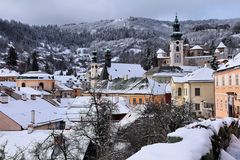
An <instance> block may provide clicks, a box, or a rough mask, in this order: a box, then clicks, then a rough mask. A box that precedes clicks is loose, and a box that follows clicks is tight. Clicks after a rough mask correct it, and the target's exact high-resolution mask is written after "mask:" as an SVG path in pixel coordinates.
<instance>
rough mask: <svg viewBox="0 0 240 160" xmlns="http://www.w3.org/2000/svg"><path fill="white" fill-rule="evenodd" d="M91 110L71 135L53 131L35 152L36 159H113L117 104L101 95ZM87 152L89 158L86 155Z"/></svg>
mask: <svg viewBox="0 0 240 160" xmlns="http://www.w3.org/2000/svg"><path fill="white" fill-rule="evenodd" d="M91 95H92V97H91V102H90V106H88V107H86V108H85V109H86V110H87V111H86V113H85V111H83V112H84V113H85V114H81V121H80V122H75V123H74V126H73V128H72V129H71V130H70V131H61V132H59V131H53V132H52V133H51V134H50V135H49V136H48V137H47V138H46V139H45V140H44V141H43V142H39V143H37V144H36V145H35V147H34V148H33V149H32V150H31V155H32V157H33V159H36V160H44V159H51V160H55V159H61V160H62V159H63V160H69V159H72V160H80V159H81V160H82V159H84V160H92V159H94V160H96V159H97V160H103V159H104V160H107V159H111V155H112V152H111V151H112V146H113V140H112V139H113V135H114V127H113V123H112V112H113V110H114V109H113V108H114V106H115V105H114V104H113V103H112V102H111V101H109V100H108V99H107V98H103V97H102V96H101V94H96V93H91ZM85 152H86V154H85Z"/></svg>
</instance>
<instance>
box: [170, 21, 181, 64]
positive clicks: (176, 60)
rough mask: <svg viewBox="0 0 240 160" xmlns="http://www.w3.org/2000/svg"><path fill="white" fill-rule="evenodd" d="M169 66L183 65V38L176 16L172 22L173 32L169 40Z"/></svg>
mask: <svg viewBox="0 0 240 160" xmlns="http://www.w3.org/2000/svg"><path fill="white" fill-rule="evenodd" d="M170 66H183V39H182V33H181V31H180V24H179V21H178V17H177V16H176V17H175V21H174V23H173V34H172V35H171V41H170Z"/></svg>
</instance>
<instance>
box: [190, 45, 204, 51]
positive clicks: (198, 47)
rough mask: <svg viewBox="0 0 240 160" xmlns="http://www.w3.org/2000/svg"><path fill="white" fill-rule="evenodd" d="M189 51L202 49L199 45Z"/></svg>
mask: <svg viewBox="0 0 240 160" xmlns="http://www.w3.org/2000/svg"><path fill="white" fill-rule="evenodd" d="M191 50H203V48H202V47H201V46H199V45H195V46H193V47H192V48H191Z"/></svg>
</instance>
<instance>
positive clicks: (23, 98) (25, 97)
mask: <svg viewBox="0 0 240 160" xmlns="http://www.w3.org/2000/svg"><path fill="white" fill-rule="evenodd" d="M22 100H23V101H26V100H27V95H26V94H25V93H23V94H22Z"/></svg>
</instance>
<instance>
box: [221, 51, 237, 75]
mask: <svg viewBox="0 0 240 160" xmlns="http://www.w3.org/2000/svg"><path fill="white" fill-rule="evenodd" d="M239 65H240V53H238V54H237V55H236V56H235V57H234V58H233V59H229V60H228V62H227V63H226V64H223V65H220V67H219V69H218V70H217V71H221V70H226V69H230V68H233V67H236V66H239Z"/></svg>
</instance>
